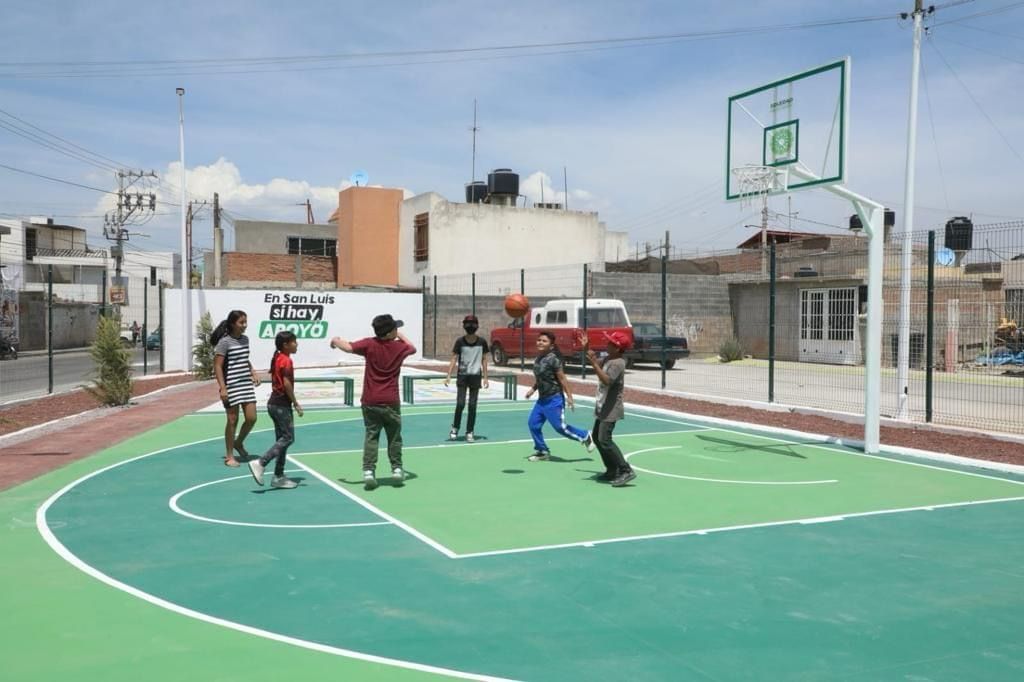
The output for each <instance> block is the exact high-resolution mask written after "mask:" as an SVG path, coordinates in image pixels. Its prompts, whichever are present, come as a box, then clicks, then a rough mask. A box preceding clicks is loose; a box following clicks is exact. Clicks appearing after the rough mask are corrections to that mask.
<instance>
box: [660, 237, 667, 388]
mask: <svg viewBox="0 0 1024 682" xmlns="http://www.w3.org/2000/svg"><path fill="white" fill-rule="evenodd" d="M667 251H668V249H665V250H664V251H662V254H661V388H662V389H664V388H665V386H666V385H667V383H668V379H667V377H666V374H667V373H668V370H667V369H666V368H665V364H666V362H667V360H668V356H667V355H666V351H667V350H668V253H667Z"/></svg>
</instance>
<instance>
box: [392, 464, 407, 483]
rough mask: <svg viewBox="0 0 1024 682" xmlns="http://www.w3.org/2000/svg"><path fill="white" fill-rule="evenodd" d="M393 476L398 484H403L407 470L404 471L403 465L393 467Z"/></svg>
mask: <svg viewBox="0 0 1024 682" xmlns="http://www.w3.org/2000/svg"><path fill="white" fill-rule="evenodd" d="M391 478H392V480H394V482H395V484H396V485H402V484H403V483H404V482H405V472H404V471H402V467H395V468H394V469H392V470H391Z"/></svg>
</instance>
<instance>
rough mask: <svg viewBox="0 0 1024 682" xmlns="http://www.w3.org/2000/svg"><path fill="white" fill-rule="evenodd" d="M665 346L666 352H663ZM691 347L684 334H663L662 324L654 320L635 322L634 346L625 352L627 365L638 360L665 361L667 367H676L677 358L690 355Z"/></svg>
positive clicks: (629, 365) (659, 362)
mask: <svg viewBox="0 0 1024 682" xmlns="http://www.w3.org/2000/svg"><path fill="white" fill-rule="evenodd" d="M662 348H664V349H665V350H664V353H663V352H662ZM689 355H690V348H689V347H688V346H687V344H686V338H685V337H683V336H662V334H661V325H660V324H655V323H653V322H636V323H634V324H633V347H632V348H630V349H629V350H628V351H626V353H625V358H626V366H627V367H632V366H633V365H634V364H636V363H638V362H654V363H658V364H661V362H662V360H664V362H665V369H672V368H673V367H675V364H676V360H681V359H682V358H685V357H688V356H689Z"/></svg>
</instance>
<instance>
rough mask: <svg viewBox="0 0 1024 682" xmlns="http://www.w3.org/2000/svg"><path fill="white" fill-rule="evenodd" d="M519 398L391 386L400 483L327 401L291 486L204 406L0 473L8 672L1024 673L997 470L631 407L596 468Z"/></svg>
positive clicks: (1023, 505)
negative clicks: (68, 461)
mask: <svg viewBox="0 0 1024 682" xmlns="http://www.w3.org/2000/svg"><path fill="white" fill-rule="evenodd" d="M530 407H531V404H530V403H528V402H523V403H518V402H515V401H494V402H489V403H484V404H482V405H481V409H480V415H479V419H478V427H477V433H478V434H479V435H480V436H481V437H482V438H481V439H480V440H478V441H477V442H474V443H465V442H463V441H456V442H450V441H446V440H445V439H446V437H447V431H448V425H449V423H450V417H451V405H450V404H425V405H421V406H416V407H407V408H406V409H405V410H404V411H403V415H404V436H405V445H406V450H405V464H406V467H407V471H408V474H409V476H408V480H407V481H406V483H405V485H404V486H403V487H401V488H399V487H393V486H391V485H389V483H390V481H389V480H388V479H387V478H386V471H387V466H386V461H385V462H384V463H383V464H382V465H379V467H378V470H379V473H380V475H381V476H382V478H381V483H382V485H381V487H380V488H378V489H376V490H373V491H366V490H364V489H363V486H362V482H361V476H360V458H361V442H362V431H363V428H362V420H361V416H360V413H359V411H358V409H352V408H347V409H316V410H310V411H309V412H307V414H306V416H305V417H304V418H302V419H299V420H297V440H296V443H295V445H294V446H293V447H292V453H291V454H290V456H289V460H290V464H289V471H290V472H291V473H290V476H292V477H293V478H296V479H298V480H300V482H301V485H300V487H299V488H298V489H296V490H293V491H279V490H272V489H270V488H260V487H259V486H257V485H256V484H255V483H254V481H253V480H252V478H251V477H250V476H249V475H248V474H247V472H246V471H245V470H244V469H243V470H238V469H228V468H226V467H223V466H221V465H220V464H219V459H220V449H221V432H222V429H223V416H222V415H218V414H212V413H204V412H197V413H195V414H193V415H189V416H186V417H184V418H182V419H180V420H178V421H176V422H173V423H171V424H168V425H166V426H164V427H161V428H158V429H155V430H153V431H151V432H149V433H147V434H145V435H142V436H139V437H136V438H133V439H131V440H129V441H126V442H124V443H122V444H119V445H118V446H116V447H115V448H111V449H110V450H108V451H106V452H103V453H101V454H99V455H98V456H96V457H93V458H90V459H88V460H85V461H82V462H78V463H76V464H74V465H71V466H69V467H67V468H65V469H61V470H59V471H56V472H53V473H51V474H48V475H46V476H43V477H42V478H40V479H37V480H36V481H33V482H31V483H29V484H27V485H24V486H21V487H19V488H15V489H13V490H11V491H7V492H6V493H4V494H2V495H0V505H2V506H3V508H4V511H5V512H6V516H7V517H8V518H10V519H12V524H14V525H12V527H11V528H10V529H9V532H8V533H6V534H5V537H6V538H7V540H8V541H9V542H5V544H9V547H8V550H9V551H5V555H8V556H18V557H19V561H18V562H14V563H8V564H7V568H6V569H4V570H5V571H6V572H7V573H8V575H7V576H6V577H7V584H9V585H19V589H18V590H17V594H16V595H14V596H13V599H14V602H15V604H14V606H15V607H16V612H17V613H19V614H24V615H23V617H22V618H21V620H19V619H5V627H4V633H3V634H4V636H5V637H6V638H7V640H8V641H9V642H10V643H11V645H12V648H14V649H17V650H22V651H25V652H27V655H26V656H25V657H24V659H23V660H19V661H14V662H13V664H14V665H15V666H16V667H15V670H14V676H13V678H12V679H57V678H59V677H60V676H61V674H62V672H61V671H65V673H66V674H68V675H74V676H77V677H78V678H83V674H84V675H85V677H86V678H87V677H88V670H89V666H90V665H96V666H97V670H104V671H106V670H108V668H109V666H110V665H111V662H112V661H121V662H122V664H123V665H124V666H125V667H131V669H132V671H133V675H135V677H138V676H142V677H145V678H149V679H156V680H162V679H179V678H180V676H181V672H182V670H181V668H180V667H179V666H178V664H177V663H174V664H173V665H169V661H170V660H177V659H176V658H174V654H175V652H178V653H179V654H180V655H182V656H184V657H185V658H188V657H189V654H195V655H200V654H199V653H198V652H202V651H204V650H208V649H209V648H210V647H211V642H215V643H216V646H215V648H216V651H215V652H208V653H207V654H206V655H208V656H213V657H215V658H217V659H218V660H216V661H210V663H209V664H210V666H211V668H209V669H206V668H202V667H201V666H198V665H196V668H197V669H196V670H195V672H194V673H193V674H194V675H195V676H196V677H197V679H262V678H261V677H260V670H261V669H262V668H263V667H264V666H269V668H267V669H268V670H274V669H277V670H280V668H279V667H278V666H279V665H282V664H284V665H287V666H293V665H295V666H302V667H301V668H295V670H296V671H297V670H301V671H302V674H301V675H298V673H296V674H297V675H298V676H299V677H302V678H310V677H314V676H323V677H326V676H327V675H331V676H334V677H341V678H345V679H380V680H385V679H387V680H390V679H395V680H402V679H412V678H413V677H422V676H427V675H429V676H432V677H433V676H435V675H442V676H449V677H455V678H468V679H529V680H565V679H592V680H618V679H622V678H623V677H627V676H628V677H631V678H635V679H680V678H692V679H825V678H828V679H836V678H844V679H865V680H867V679H879V678H880V677H882V678H884V677H893V676H895V677H902V676H904V675H916V676H919V677H922V678H927V677H930V676H932V675H934V674H937V673H939V672H942V673H943V674H942V675H940V677H945V678H946V679H954V678H957V677H959V678H961V679H962V678H966V677H971V678H974V679H978V678H979V676H980V677H981V678H984V679H990V680H995V679H1016V678H1017V677H1018V673H1019V670H1020V667H1021V666H1022V665H1024V645H1021V644H1020V642H1019V638H1018V637H1017V636H1016V633H1017V632H1018V631H1019V628H1018V626H1019V624H1020V620H1019V619H1020V616H1019V614H1020V613H1021V612H1024V597H1022V596H1021V594H1022V591H1021V590H1020V589H1019V585H1020V579H1021V575H1020V573H1019V568H1018V567H1019V566H1020V565H1021V563H1022V561H1024V549H1022V548H1024V542H1022V540H1024V536H1022V531H1021V528H1024V523H1022V522H1024V480H1022V479H1021V478H1020V477H1015V476H1012V475H1009V474H1000V473H997V472H985V471H981V470H978V469H958V468H954V467H946V466H938V465H936V464H934V463H929V462H924V461H921V460H913V459H910V458H906V457H901V456H899V455H896V454H892V453H884V454H882V455H880V456H866V455H864V454H862V453H859V452H857V451H855V450H852V449H850V448H844V447H841V446H837V445H834V444H829V443H827V442H824V439H820V438H815V437H794V436H791V435H784V434H780V433H771V432H758V431H756V430H752V429H749V428H739V427H738V426H735V425H729V424H725V423H721V422H716V421H714V420H700V419H697V418H691V417H687V416H684V415H677V414H672V413H668V412H663V411H656V410H645V409H642V408H631V409H629V410H628V411H627V418H626V420H625V421H623V422H622V423H621V425H620V426H619V428H618V429H617V433H616V439H617V441H618V442H619V444H620V446H621V447H622V449H623V451H624V452H625V453H627V455H628V457H629V459H630V461H631V463H632V464H633V466H634V467H635V468H636V469H637V471H638V472H639V476H638V478H637V479H636V481H635V482H634V484H633V485H630V486H628V487H626V488H624V489H613V488H610V487H609V486H607V485H606V484H602V483H599V482H596V481H595V480H593V477H594V476H595V475H596V474H598V473H600V472H601V471H602V470H603V466H602V465H601V462H600V458H599V456H598V455H597V453H596V452H595V453H592V454H589V453H587V452H586V450H585V449H584V448H582V447H581V446H580V445H579V444H577V443H574V442H572V441H569V440H566V439H561V438H558V437H557V436H555V435H553V434H548V435H549V437H550V440H549V443H550V445H551V446H552V453H553V455H554V458H553V459H552V460H551V461H549V462H529V461H527V460H526V457H527V456H528V455H529V454H530V452H531V451H532V444H531V442H530V441H529V436H528V432H527V430H526V426H525V421H526V416H527V414H528V411H529V409H530ZM590 413H591V408H590V406H589V405H586V404H583V403H582V402H581V405H580V407H579V409H578V411H577V412H576V413H575V414H570V421H571V422H573V423H576V424H579V425H585V424H586V423H587V422H586V417H588V416H589V415H590ZM260 419H261V421H260V422H259V423H258V426H257V430H256V431H255V432H254V433H253V434H252V436H251V437H250V441H249V447H250V450H251V451H253V452H259V451H262V450H263V449H265V448H266V447H267V446H269V444H270V442H271V439H272V438H273V435H272V430H270V429H268V428H267V427H268V426H269V420H268V419H267V417H266V415H262V414H261V417H260ZM382 454H383V453H382ZM37 507H38V511H37V512H36V513H35V516H34V518H33V511H34V510H35V509H36V508H37ZM34 531H38V532H34ZM97 619H99V620H100V621H101V622H102V623H103V625H102V628H100V629H99V630H96V629H94V628H95V626H90V625H89V624H90V623H95V622H97ZM54 623H58V624H59V625H58V626H55V625H54ZM76 623H77V624H79V627H80V628H81V629H80V630H79V631H77V632H78V634H77V636H75V637H73V638H70V639H68V637H67V634H66V633H67V632H69V631H72V632H75V631H76V630H75V625H76ZM27 624H31V628H29V629H28V630H23V628H26V627H27ZM108 626H109V627H108ZM23 631H31V632H33V633H34V634H33V636H32V637H31V639H29V638H27V637H24V636H22V635H19V633H20V632H23ZM48 631H53V632H54V633H55V636H56V632H58V631H59V632H61V633H65V634H63V635H62V637H63V640H62V641H61V642H60V647H61V651H62V656H61V657H60V658H59V660H55V659H54V658H53V657H49V656H47V654H46V651H47V649H48V648H49V646H50V644H49V643H47V642H45V640H40V638H39V633H45V632H48ZM129 661H130V662H131V664H130V666H129V663H128V662H129ZM285 662H287V663H285ZM197 663H198V662H196V664H197ZM189 665H193V664H186V665H185V669H186V670H187V669H188V668H189ZM71 671H75V672H74V673H72V672H71ZM218 671H219V672H218ZM952 671H960V672H961V673H962V674H960V675H955V674H951V672H952ZM278 674H279V673H278ZM104 677H105V679H110V676H109V675H107V674H106V673H104ZM268 679H269V677H268Z"/></svg>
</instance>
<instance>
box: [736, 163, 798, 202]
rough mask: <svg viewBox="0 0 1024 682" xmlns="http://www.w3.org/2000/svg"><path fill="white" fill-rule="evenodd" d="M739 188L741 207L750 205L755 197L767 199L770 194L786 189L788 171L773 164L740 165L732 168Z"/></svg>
mask: <svg viewBox="0 0 1024 682" xmlns="http://www.w3.org/2000/svg"><path fill="white" fill-rule="evenodd" d="M732 174H733V177H734V178H736V187H737V189H738V190H739V203H740V208H742V209H746V208H748V207H750V206H751V205H752V204H753V203H754V201H755V199H758V198H761V199H762V201H767V199H768V195H769V194H776V193H778V192H784V191H786V179H787V173H786V171H785V170H784V169H781V168H773V167H771V166H754V165H750V166H740V167H739V168H733V169H732Z"/></svg>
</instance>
